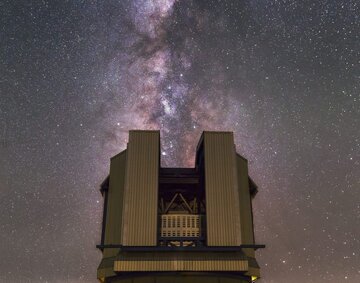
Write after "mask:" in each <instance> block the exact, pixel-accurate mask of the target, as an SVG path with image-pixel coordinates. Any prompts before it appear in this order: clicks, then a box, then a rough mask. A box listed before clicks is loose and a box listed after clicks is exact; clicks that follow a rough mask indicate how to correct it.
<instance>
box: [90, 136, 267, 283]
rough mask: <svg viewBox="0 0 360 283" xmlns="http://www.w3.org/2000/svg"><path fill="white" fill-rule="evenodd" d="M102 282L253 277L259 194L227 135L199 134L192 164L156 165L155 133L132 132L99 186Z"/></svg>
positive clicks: (256, 273) (157, 141) (154, 282)
mask: <svg viewBox="0 0 360 283" xmlns="http://www.w3.org/2000/svg"><path fill="white" fill-rule="evenodd" d="M101 193H102V195H103V197H104V212H103V224H102V235H101V243H100V245H98V246H97V247H98V248H99V249H100V250H101V251H102V253H103V257H102V261H101V263H100V265H99V267H98V270H97V277H98V279H99V280H100V281H101V282H124V283H125V282H126V283H138V282H139V283H140V282H141V283H147V282H149V283H150V282H152V283H165V282H179V283H180V282H195V281H196V282H199V283H200V282H210V283H212V282H213V283H215V282H216V283H219V282H221V283H225V282H226V283H230V282H234V283H235V282H252V281H253V280H255V279H257V278H258V277H259V276H260V273H259V266H258V264H257V262H256V259H255V252H254V251H255V250H256V249H257V248H263V247H264V245H257V244H255V242H254V229H253V219H252V218H253V217H252V206H251V200H252V198H253V197H254V196H255V194H256V193H257V187H256V185H255V183H254V182H253V181H252V180H251V178H250V177H249V176H248V167H247V160H246V159H244V158H243V157H242V156H240V155H239V154H237V153H236V150H235V145H234V139H233V133H232V132H203V134H202V136H201V139H200V141H199V143H198V146H197V150H196V161H195V168H161V167H160V132H159V131H130V133H129V142H128V145H127V149H126V150H124V151H122V152H120V153H119V154H117V155H116V156H114V157H112V158H111V162H110V175H109V176H108V177H107V178H106V179H105V181H104V182H103V183H102V185H101Z"/></svg>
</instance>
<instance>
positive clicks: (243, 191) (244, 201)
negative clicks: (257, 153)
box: [236, 155, 255, 257]
mask: <svg viewBox="0 0 360 283" xmlns="http://www.w3.org/2000/svg"><path fill="white" fill-rule="evenodd" d="M236 159H237V170H238V184H239V186H238V190H239V203H240V219H241V220H240V222H241V239H242V244H253V243H254V237H253V235H254V234H253V223H252V213H251V209H252V208H251V197H250V190H249V176H248V165H247V160H246V159H244V158H243V157H241V156H240V155H237V157H236ZM244 251H245V252H246V254H247V255H248V256H250V257H254V256H255V255H254V249H244Z"/></svg>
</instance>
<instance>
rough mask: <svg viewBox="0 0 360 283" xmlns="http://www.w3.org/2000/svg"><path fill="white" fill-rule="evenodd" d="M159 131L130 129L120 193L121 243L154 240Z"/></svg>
mask: <svg viewBox="0 0 360 283" xmlns="http://www.w3.org/2000/svg"><path fill="white" fill-rule="evenodd" d="M159 150H160V133H159V131H130V133H129V143H128V148H127V167H126V181H125V196H124V213H123V233H122V243H123V245H125V246H155V245H156V244H157V243H156V241H157V209H158V180H159V166H160V164H159V163H160V162H159V159H160V152H159Z"/></svg>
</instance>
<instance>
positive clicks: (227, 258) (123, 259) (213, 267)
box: [114, 253, 248, 272]
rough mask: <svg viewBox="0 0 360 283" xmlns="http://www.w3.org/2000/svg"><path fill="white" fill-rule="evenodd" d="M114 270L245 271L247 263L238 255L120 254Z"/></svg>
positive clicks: (242, 256)
mask: <svg viewBox="0 0 360 283" xmlns="http://www.w3.org/2000/svg"><path fill="white" fill-rule="evenodd" d="M114 270H115V271H119V272H124V271H247V270H248V262H247V259H246V257H245V256H244V255H243V254H240V253H233V254H229V253H227V254H225V253H216V254H211V253H203V254H199V255H196V254H184V253H171V254H170V253H146V254H144V253H140V254H122V255H119V257H118V260H116V261H115V264H114Z"/></svg>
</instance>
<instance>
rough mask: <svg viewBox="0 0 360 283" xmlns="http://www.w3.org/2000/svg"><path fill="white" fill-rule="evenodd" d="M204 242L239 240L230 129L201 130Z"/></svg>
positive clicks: (237, 242)
mask: <svg viewBox="0 0 360 283" xmlns="http://www.w3.org/2000/svg"><path fill="white" fill-rule="evenodd" d="M203 142H204V161H205V162H204V163H205V197H206V225H207V245H208V246H238V245H240V244H241V233H240V216H239V197H238V183H237V172H236V152H235V145H234V138H233V133H231V132H204V133H203Z"/></svg>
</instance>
